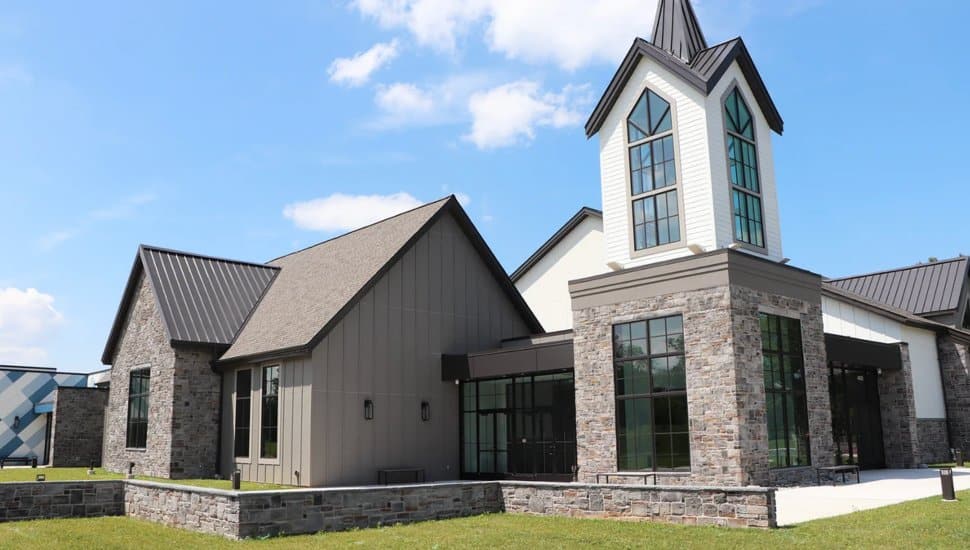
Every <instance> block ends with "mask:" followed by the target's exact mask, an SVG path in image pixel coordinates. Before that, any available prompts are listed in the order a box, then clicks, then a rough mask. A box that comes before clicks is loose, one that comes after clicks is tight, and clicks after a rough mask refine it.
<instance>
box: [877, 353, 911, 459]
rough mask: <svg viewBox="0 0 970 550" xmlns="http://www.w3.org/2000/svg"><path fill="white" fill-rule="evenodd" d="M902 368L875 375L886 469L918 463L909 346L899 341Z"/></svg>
mask: <svg viewBox="0 0 970 550" xmlns="http://www.w3.org/2000/svg"><path fill="white" fill-rule="evenodd" d="M899 347H900V353H901V355H902V360H903V361H902V362H903V368H902V370H898V371H883V373H882V374H881V375H880V376H879V382H878V386H879V407H880V413H881V414H882V438H883V446H884V449H885V454H886V467H887V468H915V467H916V466H919V464H920V450H919V434H918V432H917V428H916V398H915V396H914V393H913V374H912V373H913V368H912V364H911V362H910V359H909V345H907V344H899Z"/></svg>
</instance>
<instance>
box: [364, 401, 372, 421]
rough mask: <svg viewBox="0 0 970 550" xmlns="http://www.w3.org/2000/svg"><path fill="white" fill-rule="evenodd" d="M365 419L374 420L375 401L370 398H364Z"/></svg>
mask: <svg viewBox="0 0 970 550" xmlns="http://www.w3.org/2000/svg"><path fill="white" fill-rule="evenodd" d="M364 420H374V402H373V401H371V400H370V399H365V400H364Z"/></svg>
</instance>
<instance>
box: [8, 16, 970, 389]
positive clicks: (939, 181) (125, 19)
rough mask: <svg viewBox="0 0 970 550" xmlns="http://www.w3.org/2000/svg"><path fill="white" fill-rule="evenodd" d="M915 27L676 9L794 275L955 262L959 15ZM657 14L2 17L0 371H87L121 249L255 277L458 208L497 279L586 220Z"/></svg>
mask: <svg viewBox="0 0 970 550" xmlns="http://www.w3.org/2000/svg"><path fill="white" fill-rule="evenodd" d="M924 6H925V4H923V3H919V2H910V1H903V0H897V1H880V2H876V1H853V2H836V1H834V0H829V1H826V0H731V1H722V0H704V1H701V0H697V1H696V2H695V7H696V8H697V11H698V15H699V17H700V19H701V24H702V25H703V27H704V30H705V33H706V34H707V38H708V41H709V42H711V43H712V44H713V43H715V42H719V41H722V40H725V39H728V38H731V37H733V36H736V35H738V34H740V35H742V36H744V38H745V40H746V42H747V43H748V46H749V49H750V50H751V51H752V54H753V56H754V58H755V61H756V62H757V64H758V67H759V69H760V71H761V73H762V75H763V77H764V79H765V81H766V82H767V84H768V87H769V89H770V90H771V92H772V95H773V97H774V99H775V101H776V103H777V104H778V106H779V109H780V110H781V113H782V115H783V116H784V118H785V121H786V134H785V135H784V136H783V137H779V136H775V137H774V140H775V141H774V143H775V151H776V160H777V165H776V172H777V177H778V182H779V194H780V201H781V212H782V232H783V238H784V245H785V253H786V255H787V256H789V257H791V258H792V260H793V263H794V264H795V265H798V266H801V267H805V268H808V269H812V270H814V271H817V272H820V273H823V274H825V275H829V276H838V275H845V274H851V273H856V272H864V271H872V270H877V269H881V268H889V267H893V266H897V265H902V264H908V263H915V262H918V261H921V260H925V259H926V258H927V257H929V256H937V257H940V258H943V257H949V256H955V255H957V254H960V253H970V242H968V238H967V232H966V230H965V227H966V224H965V219H966V218H965V215H964V212H965V209H966V205H967V199H968V198H970V193H968V191H967V185H968V183H970V182H968V178H967V177H966V175H965V170H964V166H965V164H966V155H967V153H966V144H967V139H966V137H965V136H964V131H965V129H966V128H968V127H970V107H968V106H967V98H968V97H970V77H968V76H967V74H966V71H962V70H961V69H962V68H964V66H965V65H966V64H965V63H964V62H962V61H961V60H962V58H961V57H960V53H959V52H960V51H961V50H962V44H961V43H960V40H961V37H962V36H963V33H964V22H965V21H966V20H967V19H968V17H970V5H968V4H967V3H966V2H958V1H950V2H936V3H934V5H933V8H934V9H932V10H926V9H924ZM653 11H654V2H653V0H637V1H634V0H602V1H599V2H592V1H581V0H557V1H551V0H543V1H538V0H537V1H535V2H516V1H513V0H466V1H457V0H358V1H355V2H344V1H337V0H324V1H317V2H313V1H308V0H303V1H299V0H294V1H286V2H273V3H266V2H242V1H234V2H215V1H213V2H204V3H203V2H179V1H168V2H159V3H149V2H99V1H94V0H92V1H91V2H83V3H81V2H44V3H39V2H28V1H18V0H8V1H6V2H4V3H3V4H2V5H0V209H2V216H0V363H4V362H16V363H24V362H27V363H35V364H41V365H49V366H55V367H58V368H60V369H63V370H80V371H86V370H93V369H95V368H98V367H99V358H100V352H101V348H102V346H103V344H104V341H105V339H106V337H107V333H108V330H109V329H110V325H111V321H112V319H113V317H114V314H115V309H116V307H117V304H118V301H119V299H120V297H121V292H122V290H123V287H124V283H125V280H126V278H127V276H128V271H129V269H130V267H131V263H132V260H133V258H134V254H135V250H136V247H137V245H138V244H139V243H150V244H156V245H162V246H166V247H170V248H178V249H185V250H189V251H194V252H199V253H205V254H212V255H217V256H226V257H232V258H239V259H245V260H254V261H266V260H269V259H271V258H274V257H276V256H279V255H281V254H284V253H286V252H288V251H291V250H293V249H296V248H298V247H302V246H306V245H308V244H312V243H313V242H317V241H320V240H323V239H325V238H327V237H330V236H332V235H334V234H337V233H340V232H342V231H343V230H344V228H347V227H352V226H353V225H355V224H359V223H362V222H364V221H366V220H361V219H359V218H360V216H359V215H356V214H355V213H356V212H360V211H367V212H384V211H393V210H394V209H395V208H400V207H402V206H405V205H408V204H411V203H413V202H415V201H428V200H432V199H435V198H438V197H441V196H443V195H446V194H449V193H458V194H460V195H461V196H462V199H463V200H464V202H465V203H466V207H467V209H468V211H469V213H470V214H471V216H472V218H473V220H474V221H475V223H476V224H477V225H478V226H479V228H480V230H481V231H482V233H483V234H484V236H485V238H486V239H487V240H488V242H489V244H490V245H491V246H492V248H493V250H494V251H495V252H496V254H497V255H498V257H499V259H500V260H501V261H502V262H503V263H504V265H505V267H506V268H508V269H510V270H511V269H514V268H515V267H516V266H517V265H518V264H519V263H520V262H521V261H522V260H523V259H525V258H526V257H527V256H528V255H529V254H530V253H531V252H532V251H533V250H534V249H535V248H536V247H537V246H538V245H539V244H541V243H542V242H543V241H544V240H545V239H546V238H547V237H548V236H549V235H550V234H551V233H552V232H553V231H554V230H555V229H556V228H558V227H559V225H561V224H562V223H563V222H564V221H565V220H566V219H568V218H569V216H571V215H572V214H573V213H574V212H575V211H576V210H577V209H578V208H579V207H580V206H583V205H590V206H595V207H599V203H600V195H599V181H598V179H599V167H598V158H597V145H596V141H595V140H592V141H587V140H586V138H585V136H584V133H583V130H582V124H583V123H584V122H585V119H586V117H587V115H588V113H589V111H590V110H591V108H592V104H593V103H594V102H595V100H596V99H597V98H598V97H599V95H600V94H601V93H602V91H603V89H604V88H605V86H606V84H607V83H608V81H609V79H610V77H611V76H612V74H613V72H614V70H615V68H616V66H617V64H618V63H619V61H620V59H621V58H622V56H623V54H624V53H625V51H626V48H627V47H628V46H629V44H630V42H631V41H632V39H633V37H634V35H640V36H643V37H649V32H650V25H651V22H652V19H653ZM341 60H342V61H341ZM334 195H338V196H337V197H334ZM361 205H367V206H368V208H366V209H364V208H360V206H361Z"/></svg>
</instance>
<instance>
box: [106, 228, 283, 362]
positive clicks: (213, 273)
mask: <svg viewBox="0 0 970 550" xmlns="http://www.w3.org/2000/svg"><path fill="white" fill-rule="evenodd" d="M278 272H279V268H278V267H274V266H268V265H262V264H253V263H247V262H238V261H233V260H226V259H222V258H213V257H209V256H200V255H197V254H190V253H186V252H179V251H176V250H168V249H164V248H158V247H153V246H145V245H142V246H140V247H139V248H138V256H137V257H136V259H135V265H134V267H133V268H132V271H131V275H130V276H129V278H128V286H127V287H126V289H125V294H124V296H123V298H122V301H121V305H120V306H119V307H118V312H117V314H116V315H115V322H114V326H113V327H112V329H111V334H110V336H109V337H108V342H107V344H106V345H105V349H104V353H103V355H102V356H101V362H102V363H104V364H106V365H107V364H110V363H111V361H112V360H113V356H114V350H115V346H116V345H117V341H118V338H120V336H121V330H122V328H123V324H124V320H125V315H126V313H127V311H128V308H129V307H130V305H131V303H132V302H133V301H134V299H135V294H136V293H137V291H138V289H137V288H136V284H137V281H138V279H139V278H140V276H141V274H142V273H145V274H146V276H147V277H148V282H149V284H150V285H151V287H152V290H153V292H154V294H155V297H156V300H157V303H158V308H159V311H160V312H161V315H162V319H163V321H164V323H165V328H166V330H167V331H168V336H169V339H170V341H171V342H172V343H173V344H174V343H181V344H203V345H215V346H228V345H229V344H230V343H232V339H233V338H234V337H235V335H236V332H238V331H239V328H240V327H241V326H242V325H243V323H244V322H245V320H246V319H247V318H248V317H249V315H250V312H252V311H253V308H254V307H255V306H256V304H257V303H258V302H259V300H260V298H261V297H262V295H263V293H264V292H265V290H266V289H267V288H268V287H269V285H270V283H271V282H272V281H273V279H274V278H275V277H276V274H277V273H278Z"/></svg>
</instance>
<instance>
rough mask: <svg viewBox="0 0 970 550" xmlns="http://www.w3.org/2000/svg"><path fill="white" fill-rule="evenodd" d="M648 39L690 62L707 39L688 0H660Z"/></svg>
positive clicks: (704, 45) (704, 47)
mask: <svg viewBox="0 0 970 550" xmlns="http://www.w3.org/2000/svg"><path fill="white" fill-rule="evenodd" d="M650 41H651V42H652V43H653V45H654V46H656V47H658V48H660V49H661V50H664V51H666V52H668V53H670V54H671V55H673V56H675V57H678V58H680V59H682V60H683V61H684V62H685V63H690V62H691V61H692V60H693V59H694V56H695V55H697V52H699V51H701V50H706V49H707V41H706V40H705V39H704V33H703V32H701V26H700V23H698V22H697V16H696V15H694V8H692V7H691V5H690V0H660V1H659V3H658V4H657V17H656V19H655V20H654V23H653V35H652V36H651V37H650Z"/></svg>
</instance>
